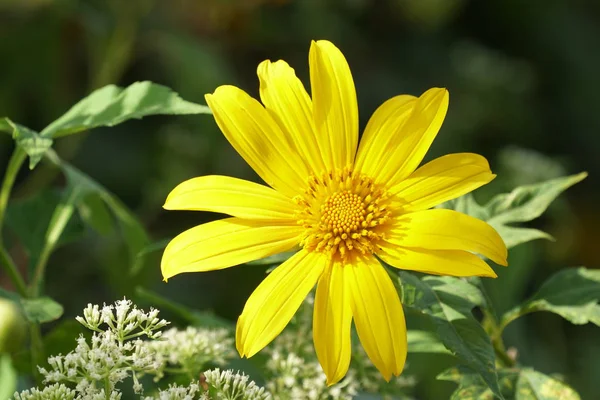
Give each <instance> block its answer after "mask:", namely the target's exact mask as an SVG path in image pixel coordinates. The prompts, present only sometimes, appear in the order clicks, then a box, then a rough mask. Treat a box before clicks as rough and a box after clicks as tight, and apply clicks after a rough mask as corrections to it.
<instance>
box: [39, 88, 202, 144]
mask: <svg viewBox="0 0 600 400" xmlns="http://www.w3.org/2000/svg"><path fill="white" fill-rule="evenodd" d="M158 114H210V109H209V108H208V107H207V106H204V105H200V104H195V103H191V102H188V101H185V100H183V99H182V98H181V97H179V95H177V93H175V92H173V91H172V90H171V89H169V88H167V87H165V86H161V85H157V84H155V83H151V82H136V83H134V84H132V85H130V86H128V87H127V88H125V89H123V88H119V87H117V86H114V85H109V86H105V87H103V88H101V89H98V90H96V91H94V92H93V93H92V94H90V95H89V96H88V97H86V98H84V99H83V100H81V101H80V102H79V103H77V104H75V105H74V106H73V107H72V108H71V109H70V110H69V111H67V112H66V113H65V114H64V115H63V116H62V117H60V118H58V119H57V120H56V121H54V122H52V123H51V124H50V125H48V126H47V127H46V128H45V129H44V130H43V131H42V132H41V136H42V137H44V138H57V137H61V136H66V135H71V134H74V133H77V132H81V131H85V130H88V129H92V128H96V127H99V126H114V125H117V124H120V123H122V122H124V121H127V120H129V119H134V118H135V119H139V118H143V117H145V116H149V115H158Z"/></svg>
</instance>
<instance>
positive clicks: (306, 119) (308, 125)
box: [258, 60, 327, 174]
mask: <svg viewBox="0 0 600 400" xmlns="http://www.w3.org/2000/svg"><path fill="white" fill-rule="evenodd" d="M258 78H259V80H260V98H261V100H262V102H263V104H264V105H265V107H266V108H267V111H269V112H271V114H272V115H273V118H274V119H275V121H277V122H278V123H279V125H280V126H281V128H282V130H284V132H287V134H288V135H289V137H290V139H291V140H292V142H293V143H294V144H295V146H296V148H297V149H298V151H299V153H300V154H301V155H302V159H303V160H305V161H306V162H307V163H308V165H309V167H310V170H311V171H312V172H314V173H315V174H321V173H322V172H323V171H325V170H326V168H325V163H324V162H323V158H322V157H321V150H320V149H321V148H323V147H325V146H327V142H324V143H323V144H321V143H320V141H322V140H324V139H326V138H324V137H322V136H317V135H316V131H315V125H314V122H313V115H312V112H313V111H312V102H311V100H310V97H309V96H308V93H306V90H305V89H304V85H302V82H300V79H298V78H297V77H296V73H295V72H294V69H293V68H291V67H290V66H289V65H288V64H287V63H286V62H285V61H283V60H279V61H276V62H274V63H272V62H271V61H269V60H266V61H263V62H262V63H260V65H259V66H258Z"/></svg>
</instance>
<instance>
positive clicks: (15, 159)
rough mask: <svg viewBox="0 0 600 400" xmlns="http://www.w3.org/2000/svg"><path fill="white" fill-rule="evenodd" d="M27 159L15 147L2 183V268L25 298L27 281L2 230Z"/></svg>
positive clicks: (23, 153) (0, 204)
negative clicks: (19, 175) (9, 251)
mask: <svg viewBox="0 0 600 400" xmlns="http://www.w3.org/2000/svg"><path fill="white" fill-rule="evenodd" d="M26 158H27V154H26V153H25V151H23V150H22V149H21V148H20V147H18V146H17V147H15V150H14V151H13V153H12V156H11V157H10V160H9V161H8V166H7V167H6V173H5V174H4V179H3V181H2V187H1V188H0V261H1V262H2V267H3V269H4V271H5V272H6V274H7V275H8V276H9V277H10V280H11V281H12V283H13V285H15V288H16V289H17V291H18V292H19V294H20V295H21V296H25V295H26V294H27V289H26V286H25V281H24V279H23V277H22V276H21V273H20V272H19V269H18V268H17V266H16V265H15V262H14V261H13V259H12V258H11V256H10V254H9V253H8V250H6V248H5V247H4V243H3V240H2V239H3V237H2V228H3V226H4V216H5V215H6V207H7V206H8V199H9V197H10V192H11V191H12V188H13V185H14V184H15V180H16V179H17V174H18V173H19V170H20V169H21V166H22V165H23V162H25V159H26Z"/></svg>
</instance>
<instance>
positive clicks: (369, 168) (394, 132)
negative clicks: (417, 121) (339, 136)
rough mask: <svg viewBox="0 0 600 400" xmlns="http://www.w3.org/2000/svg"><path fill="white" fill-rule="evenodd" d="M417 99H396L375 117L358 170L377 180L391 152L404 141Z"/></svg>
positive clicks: (367, 130)
mask: <svg viewBox="0 0 600 400" xmlns="http://www.w3.org/2000/svg"><path fill="white" fill-rule="evenodd" d="M416 100H417V98H416V97H414V96H409V95H400V96H396V97H392V98H391V99H389V100H387V101H386V102H385V103H383V104H382V105H380V106H379V107H378V108H377V110H375V112H374V113H373V115H372V116H371V118H370V119H369V122H368V123H367V127H366V128H365V131H364V133H363V135H362V138H361V139H360V144H359V146H358V153H357V154H356V162H355V166H356V169H357V170H359V171H360V172H362V173H363V174H365V175H367V176H377V175H378V174H379V173H380V171H381V170H382V169H383V168H384V167H385V165H386V163H387V162H389V158H390V156H389V151H390V149H395V148H397V147H398V146H399V144H400V142H401V141H402V139H403V135H402V127H403V126H404V124H405V123H406V121H407V120H408V118H409V117H410V116H411V113H412V110H413V108H414V105H415V103H416Z"/></svg>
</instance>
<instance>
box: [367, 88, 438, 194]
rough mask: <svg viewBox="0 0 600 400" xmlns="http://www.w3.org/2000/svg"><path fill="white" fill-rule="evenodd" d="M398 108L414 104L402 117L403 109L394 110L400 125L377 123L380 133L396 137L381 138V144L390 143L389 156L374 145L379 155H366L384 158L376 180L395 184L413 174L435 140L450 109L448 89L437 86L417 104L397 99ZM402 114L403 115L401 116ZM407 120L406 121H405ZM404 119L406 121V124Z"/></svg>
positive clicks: (417, 101)
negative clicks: (382, 154)
mask: <svg viewBox="0 0 600 400" xmlns="http://www.w3.org/2000/svg"><path fill="white" fill-rule="evenodd" d="M396 103H398V108H399V109H402V108H403V107H412V111H411V113H410V115H409V116H408V117H405V116H402V115H401V113H402V110H398V111H397V113H394V114H392V113H390V116H392V115H393V116H396V117H395V120H396V121H398V122H399V123H400V127H398V128H396V129H393V128H394V125H396V124H397V123H398V122H394V121H393V122H387V123H386V124H385V126H381V127H377V125H373V126H372V129H373V131H376V132H377V135H378V136H382V135H383V136H389V135H391V136H393V137H392V138H385V137H383V138H378V139H376V140H377V141H378V142H380V143H389V145H388V146H387V148H385V150H384V151H385V155H384V156H381V155H380V153H381V151H382V150H381V148H380V147H379V146H374V147H372V148H371V150H370V151H375V154H374V155H373V156H371V155H370V154H365V155H364V156H363V157H366V158H368V159H375V158H377V157H383V161H382V162H381V164H380V167H379V168H380V169H379V170H375V172H376V175H374V178H375V180H376V182H379V183H385V184H387V185H389V186H393V185H395V184H397V183H399V182H400V181H402V180H403V179H404V178H406V177H407V176H409V175H410V174H411V173H412V172H414V170H415V169H416V168H417V167H418V166H419V164H420V163H421V161H423V157H424V156H425V153H427V150H429V146H431V143H432V142H433V139H435V137H436V135H437V133H438V131H439V129H440V127H441V126H442V123H443V122H444V118H445V116H446V111H447V110H448V91H447V90H446V89H440V88H433V89H429V90H428V91H426V92H425V93H423V94H422V95H421V96H420V97H419V98H418V99H417V100H416V101H414V103H410V104H409V105H405V106H401V105H400V100H397V101H396ZM398 115H400V116H398ZM404 120H405V121H404ZM402 121H404V123H402ZM373 123H374V124H383V123H384V119H383V118H378V119H377V121H374V122H373Z"/></svg>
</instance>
